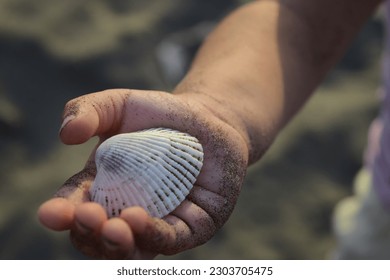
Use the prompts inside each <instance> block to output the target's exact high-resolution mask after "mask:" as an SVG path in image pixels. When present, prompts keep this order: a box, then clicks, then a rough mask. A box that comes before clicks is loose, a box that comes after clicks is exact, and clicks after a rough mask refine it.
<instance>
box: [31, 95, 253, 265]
mask: <svg viewBox="0 0 390 280" xmlns="http://www.w3.org/2000/svg"><path fill="white" fill-rule="evenodd" d="M231 118H232V116H229V115H226V116H223V117H222V116H220V115H218V114H216V113H215V112H214V111H213V110H212V108H211V107H210V106H209V105H208V104H207V103H206V99H205V97H204V96H202V95H201V94H190V93H187V94H186V93H184V94H178V95H173V94H168V93H165V92H158V91H140V90H124V89H123V90H120V89H115V90H107V91H103V92H98V93H93V94H89V95H84V96H81V97H79V98H76V99H74V100H71V101H70V102H68V103H67V104H66V106H65V110H64V115H63V124H62V127H61V131H60V137H61V140H62V141H63V142H64V143H65V144H81V143H84V142H86V141H87V140H88V139H90V138H91V137H93V136H98V137H99V138H100V142H99V143H101V142H102V141H104V140H105V139H106V138H108V137H110V136H112V135H115V134H118V133H124V132H131V131H137V130H142V129H147V128H153V127H166V128H172V129H176V130H179V131H183V132H187V133H189V134H191V135H193V136H195V137H197V138H198V139H199V141H200V142H201V143H202V145H203V149H204V163H203V167H202V170H201V172H200V174H199V177H198V179H197V181H196V183H195V186H194V188H193V189H192V191H191V192H190V194H189V195H188V197H187V198H186V199H185V200H184V201H183V203H182V204H180V206H179V207H178V208H177V209H175V210H174V211H173V212H172V213H170V214H169V215H167V216H165V217H164V218H162V219H158V218H153V217H150V216H148V215H147V213H146V212H145V211H144V210H143V209H141V208H140V207H130V208H127V209H124V210H123V211H122V212H121V214H120V216H119V217H115V218H110V219H109V218H108V217H107V215H106V213H105V210H104V209H103V208H102V207H101V206H100V205H98V204H96V203H94V202H90V197H89V193H88V189H89V187H90V186H91V184H92V182H93V180H94V177H95V174H96V169H95V163H94V153H95V151H93V152H92V154H91V156H90V158H89V160H88V161H87V163H86V165H85V168H84V169H83V170H82V171H80V172H79V173H77V174H76V175H74V176H72V177H71V178H69V179H68V180H67V181H66V182H65V183H64V185H63V186H62V187H60V188H59V190H58V191H57V192H56V194H55V197H54V198H52V199H50V200H48V201H46V202H45V203H43V204H42V205H41V207H40V208H39V210H38V216H39V219H40V221H41V223H42V224H43V225H44V226H46V227H47V228H49V229H52V230H57V231H63V230H69V231H70V237H71V240H72V242H73V244H74V246H75V247H76V248H77V249H78V250H80V251H81V252H83V253H84V254H86V255H88V256H90V257H92V258H112V259H118V258H120V259H123V258H128V259H149V258H153V257H155V256H156V255H157V254H175V253H179V252H181V251H184V250H187V249H190V248H193V247H195V246H198V245H200V244H203V243H205V242H206V241H208V240H209V239H210V238H212V237H213V235H214V234H215V233H216V231H217V230H218V229H219V228H220V227H221V226H222V225H223V224H224V223H225V222H226V220H227V219H228V217H229V216H230V214H231V212H232V210H233V208H234V205H235V204H236V200H237V198H238V195H239V192H240V188H241V185H242V182H243V178H244V176H245V171H246V167H247V163H248V147H247V144H246V143H247V142H246V141H245V140H244V137H243V134H242V133H240V130H239V129H237V127H234V126H233V125H231V124H230V123H229V122H228V121H227V120H229V119H231Z"/></svg>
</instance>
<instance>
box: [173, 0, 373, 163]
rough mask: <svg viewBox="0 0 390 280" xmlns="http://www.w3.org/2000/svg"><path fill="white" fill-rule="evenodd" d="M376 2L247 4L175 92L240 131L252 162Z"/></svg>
mask: <svg viewBox="0 0 390 280" xmlns="http://www.w3.org/2000/svg"><path fill="white" fill-rule="evenodd" d="M313 3H314V4H313ZM378 3H380V1H379V0H375V1H371V0H367V1H365V0H343V1H342V0H337V1H336V0H327V1H305V0H280V1H276V0H275V1H272V0H268V1H267V0H264V1H256V2H253V3H251V4H249V5H246V6H244V7H242V8H240V9H238V10H237V11H235V12H234V13H232V14H231V15H230V16H228V17H227V18H226V19H225V20H224V21H222V23H221V24H219V25H218V27H217V28H216V29H215V30H214V31H213V32H212V33H211V34H210V35H209V37H208V38H207V40H206V41H205V43H204V44H203V46H202V47H201V49H200V51H199V53H198V55H197V57H196V58H195V60H194V62H193V64H192V67H191V69H190V71H189V73H188V74H187V76H186V77H185V78H184V79H183V81H182V82H181V83H180V84H179V85H178V87H177V88H176V90H175V93H185V94H187V95H189V97H190V98H195V99H197V100H199V102H201V103H203V104H204V106H205V107H207V108H208V109H209V110H210V111H212V112H213V113H214V114H215V115H217V116H219V117H220V118H221V119H224V120H225V121H226V122H228V123H229V124H230V125H231V126H233V127H234V128H235V129H237V130H238V131H239V132H240V133H241V135H242V136H243V138H244V139H245V141H246V142H247V144H248V148H249V158H250V161H251V162H253V161H254V160H256V159H258V158H259V156H260V155H261V154H262V152H263V151H264V150H265V149H266V148H267V147H268V145H269V144H270V143H271V141H272V139H273V138H274V137H275V135H276V134H277V132H278V131H279V130H280V129H281V127H283V125H284V124H285V123H286V122H287V121H288V120H289V119H290V118H291V117H292V116H293V115H294V113H295V112H296V111H297V110H298V109H299V108H300V107H301V106H302V104H303V103H304V102H305V101H306V100H307V98H308V97H309V96H310V94H311V93H312V92H313V91H314V89H315V88H316V86H317V85H318V84H319V83H320V82H321V80H322V79H323V77H324V76H325V75H326V73H327V72H328V71H329V69H330V68H331V67H332V66H333V65H334V64H335V63H336V62H337V60H338V59H339V58H340V56H341V55H342V54H343V53H344V51H345V49H346V48H347V46H348V44H349V42H350V41H351V40H352V38H353V37H354V35H355V34H356V32H357V31H358V30H359V28H360V26H361V25H362V24H363V23H364V22H365V20H366V19H367V18H368V17H369V15H370V13H371V12H372V11H373V9H374V8H375V7H376V5H377V4H378ZM190 95H191V96H190Z"/></svg>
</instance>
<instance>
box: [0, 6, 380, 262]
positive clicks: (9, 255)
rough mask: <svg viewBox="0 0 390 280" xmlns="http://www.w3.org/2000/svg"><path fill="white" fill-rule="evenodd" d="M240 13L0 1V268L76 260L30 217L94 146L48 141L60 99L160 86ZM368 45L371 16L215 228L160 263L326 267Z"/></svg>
mask: <svg viewBox="0 0 390 280" xmlns="http://www.w3.org/2000/svg"><path fill="white" fill-rule="evenodd" d="M244 2H246V1H239V0H236V1H234V0H231V1H227V0H224V1H222V0H219V1H196V0H187V1H179V0H165V1H161V0H149V1H135V0H133V1H130V0H128V1H121V0H106V1H105V0H95V1H80V0H77V1H76V0H67V1H48V0H34V1H32V0H0V152H1V156H0V168H1V171H0V182H1V184H0V258H1V259H82V258H84V256H82V255H80V254H79V253H78V252H76V251H75V250H74V249H73V248H72V246H71V244H70V242H69V240H68V237H67V234H66V233H54V232H50V231H48V230H46V229H44V228H43V227H42V226H40V224H39V223H38V221H37V217H36V210H37V207H38V206H39V204H40V203H41V202H42V201H44V200H46V199H47V198H49V197H50V196H51V195H52V194H53V192H54V191H55V190H56V189H57V188H58V187H59V186H60V185H61V183H62V182H63V181H64V180H66V179H67V178H68V177H69V176H70V175H72V174H73V173H75V172H77V171H78V170H79V169H80V168H81V167H82V166H83V164H84V161H85V160H86V158H87V155H88V154H89V151H90V149H91V147H92V146H93V145H94V141H91V143H87V144H85V145H81V146H77V147H76V146H74V147H70V146H65V145H63V144H61V143H60V141H59V139H58V136H57V132H58V128H59V125H60V116H61V113H62V108H63V106H64V104H65V102H66V101H67V100H69V99H71V98H74V97H76V96H80V95H82V94H86V93H90V92H94V91H99V90H103V89H107V88H138V89H160V90H170V89H172V87H173V86H174V85H175V83H176V82H177V80H178V79H180V77H181V75H182V74H183V71H185V69H186V67H187V66H188V63H189V61H190V59H191V56H192V55H193V53H194V51H195V50H196V48H197V47H198V45H199V43H200V42H201V40H202V38H203V37H204V35H205V34H207V32H208V31H209V30H210V28H212V26H213V24H214V23H215V22H216V21H217V20H218V19H220V18H221V17H222V16H223V15H225V14H226V13H227V12H228V11H230V10H231V9H233V8H234V7H236V6H237V5H239V4H242V3H244ZM382 34H383V27H382V21H381V14H380V13H379V14H378V15H377V16H375V17H374V18H373V19H372V20H371V21H370V22H369V23H368V24H367V25H366V27H365V28H364V30H363V31H362V33H361V34H360V36H359V37H358V38H357V41H356V43H355V44H354V46H353V47H352V48H351V50H350V51H349V52H348V55H347V56H346V57H345V59H344V60H343V61H342V62H341V63H340V65H339V66H338V67H337V69H336V70H335V71H333V72H332V74H331V75H329V77H328V78H327V81H326V82H325V83H324V84H323V85H322V87H321V88H320V89H319V90H318V93H317V95H316V96H315V97H314V98H313V99H312V100H311V101H310V102H309V104H308V105H307V106H306V107H305V109H304V111H303V112H301V113H300V114H299V115H298V116H297V118H296V119H295V120H294V121H293V122H292V123H291V124H290V125H289V126H288V127H287V128H286V130H285V131H284V132H283V133H282V134H281V137H280V138H279V139H278V141H277V142H276V143H275V145H274V146H273V147H272V149H271V150H270V151H269V153H268V154H267V155H266V157H265V158H264V160H263V161H261V162H259V163H258V164H256V165H255V166H252V167H251V168H250V169H249V172H248V176H247V179H246V183H245V186H244V188H243V192H242V195H241V197H240V199H239V203H238V205H237V207H236V209H235V212H234V214H233V215H232V217H231V219H230V220H229V222H228V223H227V224H226V225H225V227H224V228H223V229H222V230H221V231H220V232H219V233H218V234H217V235H216V236H215V238H214V239H212V240H211V241H210V242H208V243H207V244H206V245H204V246H201V247H199V248H197V249H194V250H191V251H188V252H185V253H183V254H180V255H176V256H173V257H169V258H185V259H323V258H327V257H328V254H329V253H330V252H331V251H332V248H333V247H334V245H335V241H334V238H333V236H332V232H331V215H332V211H333V207H334V206H335V204H336V203H337V201H339V200H340V199H342V198H343V197H345V196H347V195H348V194H350V193H351V185H352V181H353V177H354V174H355V173H356V171H357V170H358V169H359V167H360V165H361V161H362V152H363V149H364V145H365V143H366V133H367V129H368V125H369V123H370V121H371V120H372V119H373V118H374V116H375V114H376V111H377V108H378V102H377V96H376V90H377V88H378V85H379V82H380V64H379V59H380V48H381V44H382ZM160 258H162V259H164V258H166V257H160Z"/></svg>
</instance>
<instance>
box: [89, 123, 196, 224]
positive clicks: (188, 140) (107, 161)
mask: <svg viewBox="0 0 390 280" xmlns="http://www.w3.org/2000/svg"><path fill="white" fill-rule="evenodd" d="M95 161H96V167H97V174H96V178H95V181H94V183H93V184H92V186H91V189H90V195H91V200H93V201H95V202H98V203H100V204H101V205H102V206H103V207H104V208H105V209H106V211H107V214H108V216H109V217H112V216H117V215H119V214H120V212H121V210H122V209H124V208H127V207H130V206H136V205H137V206H141V207H143V208H144V209H145V210H146V211H147V212H148V213H149V214H150V215H151V216H154V217H159V218H162V217H164V216H165V215H167V214H169V213H170V212H172V211H173V210H174V209H175V208H176V207H177V206H179V205H180V203H181V202H182V201H183V200H184V199H185V197H186V196H187V195H188V194H189V192H190V190H191V188H192V187H193V185H194V183H195V181H196V178H197V176H198V174H199V172H200V169H201V168H202V164H203V149H202V145H201V144H200V143H199V141H198V140H197V139H196V138H195V137H193V136H191V135H189V134H186V133H182V132H179V131H175V130H172V129H166V128H155V129H148V130H143V131H139V132H132V133H123V134H118V135H115V136H113V137H111V138H109V139H107V140H106V141H104V142H103V143H102V144H101V145H100V146H99V147H98V149H97V151H96V156H95Z"/></svg>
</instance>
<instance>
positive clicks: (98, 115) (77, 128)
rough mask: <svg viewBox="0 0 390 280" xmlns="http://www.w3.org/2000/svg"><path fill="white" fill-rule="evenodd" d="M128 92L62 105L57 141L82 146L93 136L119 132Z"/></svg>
mask: <svg viewBox="0 0 390 280" xmlns="http://www.w3.org/2000/svg"><path fill="white" fill-rule="evenodd" d="M128 94H129V90H108V91H103V92H99V93H93V94H88V95H83V96H81V97H79V98H76V99H73V100H71V101H69V102H68V103H67V104H66V105H65V109H64V113H63V122H62V125H61V128H60V137H61V140H62V141H63V142H64V143H65V144H80V143H84V142H85V141H87V140H88V139H90V138H91V137H92V136H94V135H98V134H102V133H109V132H110V131H114V130H116V129H118V126H119V125H120V123H121V119H122V114H123V108H124V101H125V99H126V96H127V95H128Z"/></svg>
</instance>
